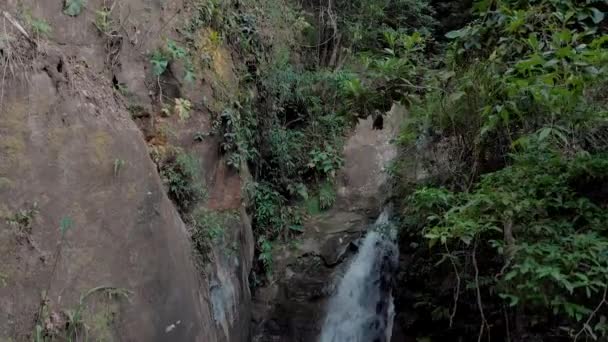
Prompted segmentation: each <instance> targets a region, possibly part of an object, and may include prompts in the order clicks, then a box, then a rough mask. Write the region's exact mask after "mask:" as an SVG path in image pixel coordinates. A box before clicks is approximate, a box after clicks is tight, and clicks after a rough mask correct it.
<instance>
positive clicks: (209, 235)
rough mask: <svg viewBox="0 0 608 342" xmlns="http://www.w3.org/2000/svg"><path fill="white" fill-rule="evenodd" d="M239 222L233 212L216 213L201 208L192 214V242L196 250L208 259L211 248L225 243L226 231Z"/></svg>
mask: <svg viewBox="0 0 608 342" xmlns="http://www.w3.org/2000/svg"><path fill="white" fill-rule="evenodd" d="M235 222H238V215H237V213H235V212H233V211H222V212H219V211H214V210H210V209H205V208H199V209H197V210H195V211H194V213H193V214H192V232H191V236H192V241H193V242H194V248H196V250H197V251H198V252H199V253H200V254H201V255H202V256H204V257H207V256H208V254H209V252H210V250H211V248H212V247H213V246H216V245H218V244H221V243H223V239H224V235H225V231H226V229H227V228H230V225H231V224H234V223H235Z"/></svg>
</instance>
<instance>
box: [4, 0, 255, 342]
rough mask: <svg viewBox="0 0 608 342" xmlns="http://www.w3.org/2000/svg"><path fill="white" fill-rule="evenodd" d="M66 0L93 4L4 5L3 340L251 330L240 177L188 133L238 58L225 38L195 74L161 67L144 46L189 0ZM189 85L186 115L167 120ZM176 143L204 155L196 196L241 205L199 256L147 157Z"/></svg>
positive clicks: (203, 337)
mask: <svg viewBox="0 0 608 342" xmlns="http://www.w3.org/2000/svg"><path fill="white" fill-rule="evenodd" d="M70 4H71V5H74V6H77V5H78V4H85V2H82V1H75V2H70V1H68V2H65V3H64V2H62V1H53V2H50V1H49V2H47V1H44V2H41V1H33V0H32V1H12V0H9V1H2V2H0V9H1V10H2V17H0V21H1V22H2V28H1V31H2V37H3V38H2V41H1V43H0V44H1V45H0V53H1V56H2V58H1V63H0V66H1V70H2V71H1V75H2V80H1V91H0V215H1V216H2V220H0V227H1V228H0V255H1V256H2V260H3V262H2V264H1V265H0V340H7V341H25V340H31V339H33V338H35V337H36V336H38V337H42V338H51V337H53V336H61V335H66V334H69V335H71V336H77V337H78V336H80V338H82V336H83V335H84V334H87V335H88V336H90V338H91V339H95V340H126V341H167V340H171V341H246V340H247V339H248V322H249V317H248V311H249V310H248V302H249V296H250V295H249V286H248V282H247V277H248V274H249V270H250V268H251V263H252V257H253V237H252V233H251V226H250V224H249V221H248V218H247V216H246V214H245V212H244V209H243V207H242V205H241V196H240V192H241V180H240V176H239V175H238V173H236V172H234V171H231V170H229V169H228V168H227V167H226V165H225V163H224V161H223V160H222V157H221V156H220V155H219V147H218V141H217V140H214V139H212V138H210V139H206V140H204V141H202V142H201V141H196V140H194V139H193V138H192V136H193V134H194V133H195V132H199V131H200V132H208V131H209V130H210V129H211V119H210V117H209V111H208V110H207V107H206V106H208V105H209V104H210V103H211V101H214V98H216V97H217V95H216V94H214V91H213V90H212V89H211V87H210V86H209V83H211V82H218V83H219V82H222V83H226V82H230V81H231V80H233V79H234V75H233V70H232V69H231V67H230V65H231V63H232V62H231V56H230V53H229V52H228V51H227V49H226V48H224V47H221V46H219V47H217V50H216V51H219V52H217V54H218V56H220V55H221V57H223V58H225V61H224V62H223V64H221V65H220V66H219V67H218V68H216V65H214V66H213V68H211V69H210V70H206V71H205V72H204V75H203V72H200V77H198V78H197V80H196V81H194V82H193V83H187V82H185V81H182V79H181V76H182V75H181V74H180V73H184V72H185V71H184V68H183V65H180V64H179V63H177V62H176V63H171V64H170V65H168V66H167V67H168V69H170V70H168V72H166V73H164V74H163V75H162V77H155V75H154V73H153V70H151V68H152V67H153V64H151V63H150V57H149V56H150V54H151V53H152V51H154V50H156V49H158V47H159V46H164V45H165V44H166V43H167V40H168V39H169V38H168V37H178V33H177V32H176V28H178V27H181V26H180V25H182V24H183V22H185V21H187V20H188V18H190V17H191V16H192V10H191V7H189V3H188V2H182V1H171V2H168V3H165V2H162V1H149V0H129V1H116V2H110V1H103V0H90V1H87V2H86V6H83V7H82V8H78V9H76V7H74V8H71V9H70V8H68V7H67V6H68V5H70ZM76 10H77V11H76ZM71 11H72V12H71ZM74 11H76V12H74ZM175 39H178V38H175ZM219 61H221V60H220V58H218V59H216V64H218V63H220V62H219ZM219 68H221V70H218V69H219ZM197 72H198V71H197ZM163 92H164V94H163ZM185 94H188V95H190V96H188V98H189V101H191V107H192V108H191V110H190V113H189V116H190V117H189V120H187V121H183V120H180V119H178V118H177V116H176V115H174V116H172V117H166V118H161V115H160V114H159V113H160V109H161V107H162V104H163V103H171V104H173V101H174V100H175V98H181V97H182V96H183V97H186V95H185ZM159 127H165V128H166V129H167V130H170V131H171V134H167V135H166V136H168V138H167V137H166V136H161V135H160V134H159V133H158V132H159V131H160V130H159ZM168 146H170V147H171V148H179V149H180V150H183V151H187V152H188V153H190V154H193V155H195V156H196V160H197V162H200V165H199V170H200V175H199V176H200V178H201V180H202V184H203V185H204V187H205V188H207V193H208V200H207V201H206V202H202V203H201V204H199V205H198V206H201V207H206V208H207V210H208V211H209V212H219V213H228V212H230V213H231V215H230V217H231V219H230V221H229V223H228V224H226V226H225V228H224V232H223V234H222V236H221V237H220V238H219V239H216V241H215V242H214V243H213V244H211V246H210V247H211V248H210V250H209V251H208V253H207V254H206V256H205V258H202V257H201V256H200V255H199V254H200V253H195V252H194V249H193V248H192V246H191V243H190V240H189V230H190V228H188V227H187V226H186V225H185V224H184V219H187V217H186V216H184V213H181V214H182V215H180V212H179V210H178V209H177V206H176V205H175V204H174V203H173V202H172V201H171V200H170V199H169V198H168V196H167V192H166V188H165V186H163V184H162V182H161V177H159V172H158V166H157V165H155V163H154V162H153V160H152V159H151V158H150V153H151V152H154V151H155V150H156V149H157V148H158V147H162V148H168ZM202 259H205V261H202ZM87 294H89V295H87Z"/></svg>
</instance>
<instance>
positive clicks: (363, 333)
mask: <svg viewBox="0 0 608 342" xmlns="http://www.w3.org/2000/svg"><path fill="white" fill-rule="evenodd" d="M389 216H390V210H389V209H385V210H384V211H383V212H382V214H381V215H380V216H379V217H378V219H377V220H376V222H375V223H374V224H373V226H372V227H371V228H370V230H369V232H368V233H367V235H366V236H365V238H364V239H363V242H362V243H361V244H360V247H359V251H358V253H357V255H356V256H355V257H354V259H353V260H352V262H351V264H350V265H349V266H348V268H347V270H346V273H345V274H344V277H343V278H342V279H341V280H340V281H339V285H338V288H337V291H336V293H335V294H334V296H333V297H332V298H331V299H330V301H329V304H328V307H327V315H326V318H325V321H324V323H323V329H322V331H321V336H320V339H319V341H320V342H388V341H390V339H391V333H392V325H393V318H394V307H393V297H392V294H391V290H392V288H391V283H392V277H393V274H394V272H395V270H396V268H397V262H398V257H399V255H398V254H399V250H398V248H397V245H396V243H395V239H396V233H395V231H394V228H392V226H391V224H390V221H389Z"/></svg>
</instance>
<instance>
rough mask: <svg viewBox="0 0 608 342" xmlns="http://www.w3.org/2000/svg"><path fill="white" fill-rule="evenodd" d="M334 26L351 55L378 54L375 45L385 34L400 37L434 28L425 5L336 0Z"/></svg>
mask: <svg viewBox="0 0 608 342" xmlns="http://www.w3.org/2000/svg"><path fill="white" fill-rule="evenodd" d="M335 7H336V11H338V13H340V14H341V15H340V16H339V22H338V25H339V26H341V27H343V29H344V31H345V32H346V35H347V37H348V39H349V41H350V43H351V44H352V46H353V49H354V50H355V51H365V50H382V49H383V48H384V47H383V46H381V44H379V38H381V37H382V36H383V35H384V33H385V32H386V31H387V30H394V28H397V30H399V32H400V33H407V32H408V31H409V32H411V31H414V30H417V29H422V31H423V33H424V34H428V33H431V32H432V31H433V30H434V27H435V26H436V19H435V18H434V17H433V14H434V9H433V8H432V7H431V6H430V2H428V1H420V0H396V1H390V0H355V1H349V0H339V1H336V4H335Z"/></svg>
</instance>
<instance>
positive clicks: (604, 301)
mask: <svg viewBox="0 0 608 342" xmlns="http://www.w3.org/2000/svg"><path fill="white" fill-rule="evenodd" d="M607 295H608V284H606V286H604V295H603V296H602V300H601V301H600V302H599V304H598V305H597V306H596V307H595V310H593V312H592V313H591V315H589V318H587V321H586V322H585V324H583V327H582V328H581V330H579V332H578V333H577V334H576V336H574V341H575V342H576V341H577V340H578V338H579V337H580V335H581V334H582V333H583V331H585V328H586V327H589V323H591V321H592V320H593V318H594V317H595V315H597V313H598V312H599V311H600V309H601V308H602V306H604V304H608V301H607V300H606V299H607Z"/></svg>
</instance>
